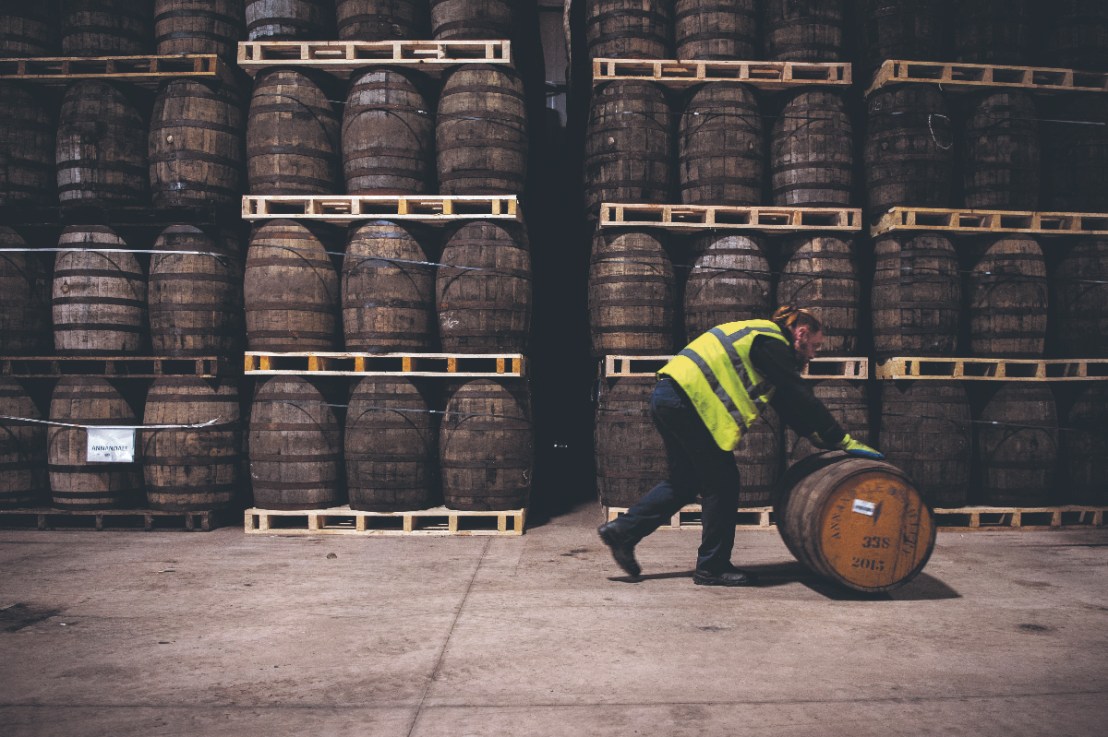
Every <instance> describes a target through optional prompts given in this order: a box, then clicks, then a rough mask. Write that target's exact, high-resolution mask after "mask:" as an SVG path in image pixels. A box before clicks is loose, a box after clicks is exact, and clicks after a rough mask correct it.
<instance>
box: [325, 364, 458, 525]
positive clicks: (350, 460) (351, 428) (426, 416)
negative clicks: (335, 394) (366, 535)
mask: <svg viewBox="0 0 1108 737" xmlns="http://www.w3.org/2000/svg"><path fill="white" fill-rule="evenodd" d="M431 417H432V415H431V409H430V407H429V406H428V404H427V400H426V399H424V397H423V395H422V394H421V393H420V391H419V389H418V388H417V387H416V386H415V385H414V384H413V383H412V382H411V381H409V380H407V379H403V378H387V377H379V378H378V377H367V378H364V379H362V380H361V381H359V382H358V384H357V386H355V388H354V391H353V393H352V394H351V395H350V406H349V407H348V409H347V411H346V434H345V438H344V443H345V459H346V485H347V491H348V493H349V495H350V507H351V509H362V510H366V511H370V512H404V511H411V510H414V509H428V508H430V507H434V506H437V505H438V504H440V503H441V502H442V499H441V497H440V495H439V493H438V487H437V484H436V480H437V479H436V474H435V470H436V468H437V464H438V458H437V453H436V447H435V443H436V441H437V437H436V432H435V427H434V425H433V423H432V421H431Z"/></svg>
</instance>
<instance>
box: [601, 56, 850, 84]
mask: <svg viewBox="0 0 1108 737" xmlns="http://www.w3.org/2000/svg"><path fill="white" fill-rule="evenodd" d="M617 79H623V80H630V79H634V80H643V81H647V82H655V83H657V84H660V85H664V86H666V87H671V88H675V89H684V88H686V87H691V86H693V85H697V84H704V83H706V82H738V83H741V84H748V85H751V86H753V87H758V88H761V89H764V90H786V89H792V88H795V87H802V86H811V85H834V86H836V87H849V86H850V85H851V83H852V81H853V74H852V70H851V66H850V64H844V63H839V62H835V63H829V64H828V63H819V64H815V63H807V62H796V61H699V60H696V61H685V60H681V59H604V58H600V59H593V60H592V81H593V84H594V85H597V84H600V83H602V82H611V81H612V80H617Z"/></svg>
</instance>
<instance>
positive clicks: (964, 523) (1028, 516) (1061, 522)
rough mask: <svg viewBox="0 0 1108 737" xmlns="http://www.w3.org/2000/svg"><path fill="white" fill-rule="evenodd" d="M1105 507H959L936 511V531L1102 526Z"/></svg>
mask: <svg viewBox="0 0 1108 737" xmlns="http://www.w3.org/2000/svg"><path fill="white" fill-rule="evenodd" d="M1105 511H1108V507H1087V506H1061V507H961V508H958V509H936V510H935V522H936V524H937V525H938V527H939V530H940V531H942V530H947V531H956V532H965V531H966V530H1013V529H1015V530H1044V529H1054V530H1058V529H1071V528H1074V527H1103V526H1104V513H1105Z"/></svg>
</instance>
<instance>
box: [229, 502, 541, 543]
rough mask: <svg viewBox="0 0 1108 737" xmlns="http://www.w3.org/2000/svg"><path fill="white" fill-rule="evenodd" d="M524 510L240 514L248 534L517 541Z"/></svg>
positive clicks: (263, 511) (344, 509) (335, 509)
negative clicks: (482, 537)
mask: <svg viewBox="0 0 1108 737" xmlns="http://www.w3.org/2000/svg"><path fill="white" fill-rule="evenodd" d="M526 521H527V510H526V509H525V508H524V509H511V510H504V511H496V512H463V511H458V510H454V509H447V508H446V507H436V508H434V509H422V510H417V511H411V512H362V511H359V510H356V509H351V508H350V507H349V506H347V505H343V506H341V507H332V508H330V509H309V510H283V509H280V510H277V509H257V508H251V509H247V510H246V519H245V531H246V534H248V535H355V536H363V537H374V536H417V537H418V536H431V537H436V536H437V537H445V536H460V537H474V536H519V535H522V534H523V528H524V525H525V524H526Z"/></svg>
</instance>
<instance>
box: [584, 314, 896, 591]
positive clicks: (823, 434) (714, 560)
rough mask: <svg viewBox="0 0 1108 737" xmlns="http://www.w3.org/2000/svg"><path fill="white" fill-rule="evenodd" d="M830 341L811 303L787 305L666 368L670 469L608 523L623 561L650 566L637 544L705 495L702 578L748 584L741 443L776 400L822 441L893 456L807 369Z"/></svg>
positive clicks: (693, 346)
mask: <svg viewBox="0 0 1108 737" xmlns="http://www.w3.org/2000/svg"><path fill="white" fill-rule="evenodd" d="M822 343H823V326H822V324H821V323H820V321H819V319H818V318H817V317H816V316H815V315H814V314H812V313H811V312H810V311H808V310H806V309H802V308H796V307H780V308H779V309H778V310H777V311H776V312H775V313H774V315H773V318H772V319H771V320H744V321H741V322H730V323H726V324H724V325H719V326H717V327H714V328H712V329H711V330H709V331H708V332H706V333H704V334H703V335H701V336H700V337H698V338H697V339H696V340H694V341H693V342H692V343H690V344H689V345H688V346H687V347H686V348H685V350H683V351H681V353H679V354H678V355H677V356H675V357H674V358H673V360H671V361H670V362H669V363H667V364H666V365H665V366H663V367H662V369H661V370H660V371H659V372H658V384H657V386H656V387H655V388H654V394H653V395H652V397H651V402H650V411H651V415H652V417H653V419H654V424H655V426H657V428H658V432H660V433H661V435H662V440H663V441H664V442H665V446H666V457H667V461H668V466H669V469H668V470H669V478H668V479H666V480H665V481H662V482H661V483H659V484H658V485H657V486H655V487H654V488H653V489H651V490H650V491H649V492H647V494H646V495H645V496H644V497H643V498H642V499H640V500H639V502H638V503H637V504H635V505H634V506H633V507H631V508H630V509H629V510H627V512H626V514H622V515H620V516H619V517H617V518H616V519H614V520H612V521H611V522H608V523H606V524H603V525H601V526H600V528H599V529H598V532H599V534H600V539H601V540H603V541H604V543H605V544H606V545H607V546H608V547H609V548H610V549H611V551H612V556H613V557H614V558H615V560H616V563H618V564H619V566H620V568H622V569H623V570H624V571H626V572H627V573H628V574H630V575H631V576H638V575H639V574H640V572H641V568H640V567H639V564H638V562H637V561H636V560H635V545H636V544H637V543H638V542H639V541H640V540H642V539H643V538H644V537H646V536H647V535H649V534H650V533H652V532H654V530H656V529H658V527H659V526H660V525H662V524H663V523H666V522H668V521H669V519H670V518H671V517H672V516H673V515H674V514H676V513H677V511H678V510H679V509H681V507H683V506H685V505H686V504H690V503H692V502H693V501H694V500H695V499H696V496H697V494H698V493H699V494H700V496H701V497H702V510H703V512H702V516H701V520H702V524H703V529H702V534H701V543H700V549H699V551H698V554H697V559H696V571H695V572H694V573H693V582H694V583H696V584H699V585H702V586H747V585H750V584H753V583H754V582H755V580H754V576H753V574H751V573H749V572H745V571H742V570H739V569H738V568H735V567H734V566H732V565H731V549H732V548H733V547H734V545H735V521H736V509H737V507H738V500H739V471H738V468H737V467H736V465H735V457H734V455H733V454H732V451H733V450H734V449H735V446H737V445H738V444H739V440H740V439H741V438H742V435H743V433H744V432H746V429H747V428H749V427H750V426H751V425H752V424H754V422H755V421H756V420H757V419H758V416H759V414H761V411H762V409H763V408H764V407H765V405H766V404H770V405H772V406H773V408H774V409H775V410H777V413H778V415H779V416H780V417H781V419H782V420H784V421H785V423H787V424H788V425H789V426H790V427H792V428H793V429H794V430H795V431H796V432H797V433H798V434H800V435H803V436H806V437H808V438H809V440H811V441H812V443H814V444H815V445H816V446H817V447H821V448H837V449H839V450H843V451H846V452H847V453H850V454H852V455H859V456H864V457H867V458H874V459H881V458H884V456H883V455H881V454H880V453H878V452H877V451H876V450H874V449H873V448H870V447H868V446H866V445H863V444H862V443H859V442H858V441H857V440H854V439H853V438H851V437H850V436H849V435H848V434H846V433H845V432H844V431H843V429H842V428H841V427H840V426H839V424H838V423H837V422H836V421H835V418H833V417H832V416H831V414H830V413H829V412H828V411H827V408H826V407H824V406H823V403H822V402H820V401H819V399H817V398H816V396H815V395H814V394H813V393H812V390H811V389H810V388H809V387H808V385H807V384H806V383H805V380H804V379H803V378H801V376H800V370H801V369H803V368H804V366H806V365H807V364H808V361H810V360H811V359H812V358H813V357H814V356H815V355H816V353H817V352H818V351H819V348H820V345H821V344H822Z"/></svg>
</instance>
